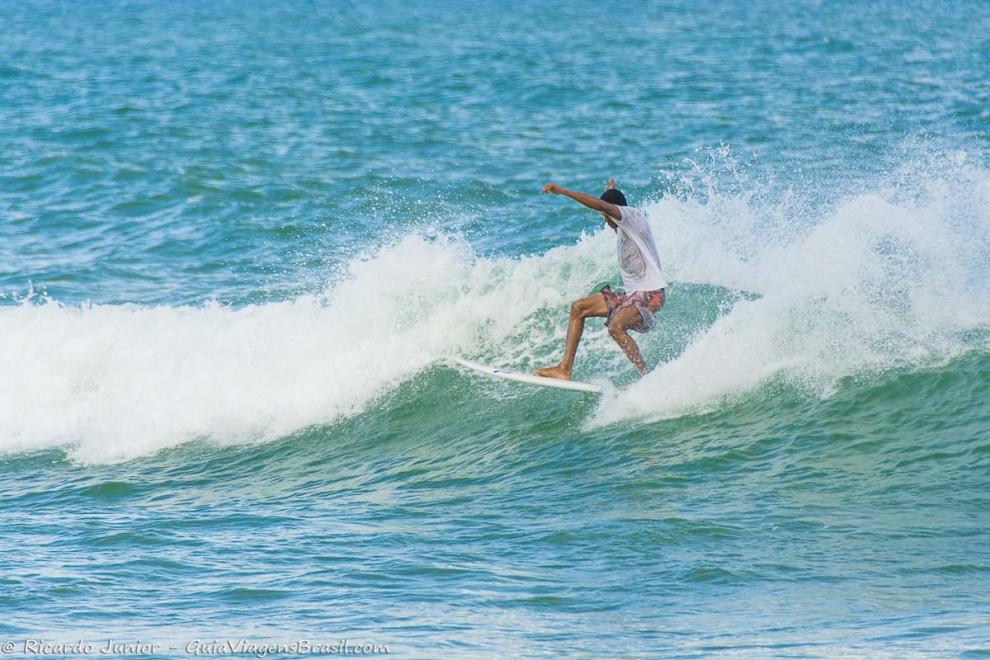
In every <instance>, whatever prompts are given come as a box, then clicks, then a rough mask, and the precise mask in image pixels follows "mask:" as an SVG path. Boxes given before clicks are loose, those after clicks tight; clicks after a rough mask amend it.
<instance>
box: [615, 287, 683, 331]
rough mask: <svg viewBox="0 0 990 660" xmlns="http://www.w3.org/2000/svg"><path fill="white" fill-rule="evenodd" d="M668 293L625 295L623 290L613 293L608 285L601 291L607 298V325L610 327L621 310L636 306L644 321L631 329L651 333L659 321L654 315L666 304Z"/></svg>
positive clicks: (651, 292) (662, 291) (640, 292)
mask: <svg viewBox="0 0 990 660" xmlns="http://www.w3.org/2000/svg"><path fill="white" fill-rule="evenodd" d="M666 291H667V290H666V289H657V290H656V291H633V292H632V293H625V292H623V291H622V290H620V291H619V292H615V291H612V287H610V286H608V285H607V284H606V285H605V286H603V287H602V289H601V294H602V296H604V298H605V306H606V307H608V316H606V317H605V325H606V326H608V324H609V323H611V322H612V317H613V316H615V314H616V312H618V311H619V310H620V309H622V308H624V307H629V306H630V305H635V306H636V309H637V310H638V311H639V315H640V316H641V317H642V319H643V320H642V321H640V322H639V323H637V324H636V325H634V326H632V327H631V329H632V330H635V331H636V332H649V331H650V330H652V329H653V328H654V327H656V324H657V319H656V317H655V316H654V313H656V312H657V311H659V310H660V308H661V307H663V304H664V302H666V299H667V296H666Z"/></svg>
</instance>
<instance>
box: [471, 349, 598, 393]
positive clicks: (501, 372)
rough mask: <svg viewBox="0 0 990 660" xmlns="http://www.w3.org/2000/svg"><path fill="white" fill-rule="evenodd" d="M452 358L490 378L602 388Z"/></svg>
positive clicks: (595, 390)
mask: <svg viewBox="0 0 990 660" xmlns="http://www.w3.org/2000/svg"><path fill="white" fill-rule="evenodd" d="M452 359H453V361H454V362H456V363H457V364H459V365H461V366H462V367H467V368H468V369H472V370H474V371H477V372H478V373H480V374H484V375H486V376H490V377H492V378H502V379H504V380H512V381H515V382H517V383H527V384H528V385H539V386H540V387H555V388H557V389H559V390H571V391H574V392H588V393H590V394H601V393H602V388H600V387H598V386H597V385H592V384H591V383H581V382H578V381H574V380H561V379H559V378H546V377H544V376H536V375H534V374H521V373H519V372H517V371H506V370H505V369H499V368H497V367H489V366H488V365H485V364H479V363H477V362H471V361H470V360H465V359H462V358H458V357H455V358H452Z"/></svg>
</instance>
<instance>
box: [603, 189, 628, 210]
mask: <svg viewBox="0 0 990 660" xmlns="http://www.w3.org/2000/svg"><path fill="white" fill-rule="evenodd" d="M598 199H600V200H602V201H603V202H608V203H609V204H615V205H616V206H629V205H628V204H626V196H625V195H623V194H622V191H621V190H619V189H618V188H609V189H608V190H606V191H605V192H603V193H602V196H601V197H599V198H598Z"/></svg>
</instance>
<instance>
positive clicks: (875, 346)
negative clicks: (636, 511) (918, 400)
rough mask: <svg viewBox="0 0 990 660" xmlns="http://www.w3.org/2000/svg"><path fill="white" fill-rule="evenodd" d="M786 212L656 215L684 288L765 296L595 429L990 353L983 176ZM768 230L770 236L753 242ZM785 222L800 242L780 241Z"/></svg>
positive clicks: (701, 206) (987, 208)
mask: <svg viewBox="0 0 990 660" xmlns="http://www.w3.org/2000/svg"><path fill="white" fill-rule="evenodd" d="M905 176H906V175H905ZM907 178H908V179H913V180H915V181H917V180H918V179H919V178H920V177H918V176H907ZM727 202H728V203H727ZM725 206H729V207H730V210H731V212H728V213H727V212H726V209H725V208H724V207H725ZM778 211H779V209H776V210H775V209H759V208H756V209H754V208H752V207H751V206H749V205H747V204H745V203H742V204H740V203H739V200H738V199H729V200H726V199H722V198H718V197H716V198H714V199H709V200H708V201H707V202H706V203H696V202H686V203H685V202H683V201H677V200H669V201H668V200H665V201H663V202H661V203H659V204H656V205H654V206H653V207H652V209H651V216H652V218H653V220H654V231H655V232H656V233H657V235H659V236H663V237H664V240H665V242H666V253H667V254H668V255H670V256H671V257H672V258H671V260H670V263H671V268H672V270H673V271H674V273H673V274H674V279H675V280H680V281H694V282H710V283H714V284H717V285H721V286H726V287H732V288H738V289H743V290H746V291H750V292H753V293H755V294H758V296H759V297H758V298H756V299H744V300H741V301H740V302H738V303H737V304H736V305H735V306H734V307H733V308H732V309H731V311H729V312H728V313H727V314H725V315H724V316H722V317H721V318H719V319H718V320H717V321H716V322H715V323H714V325H713V326H712V327H711V328H707V329H704V331H702V332H699V333H698V334H697V336H696V337H695V338H694V340H693V341H692V342H690V344H689V345H688V346H687V348H686V349H685V350H684V351H683V352H682V353H681V354H680V355H678V356H677V357H676V358H675V359H673V360H670V361H669V362H667V363H665V364H662V365H660V366H659V367H658V368H657V369H656V370H654V371H653V372H652V373H651V374H649V375H648V376H647V377H645V378H644V379H643V380H641V381H640V382H638V383H637V384H636V385H635V386H633V387H631V388H629V389H628V390H627V391H626V392H625V393H623V394H622V396H619V397H616V398H614V399H611V400H608V401H605V402H603V405H602V406H601V408H600V410H599V411H598V414H597V415H596V416H595V418H594V419H593V420H592V423H593V424H602V423H610V422H614V421H617V420H619V419H624V418H628V417H645V418H660V417H669V416H675V415H679V414H683V413H684V412H686V411H690V410H699V409H704V408H707V407H711V406H714V405H718V404H720V403H721V402H722V401H724V400H726V399H728V398H732V397H733V396H736V395H740V394H744V393H746V392H749V391H751V390H753V389H754V388H756V387H758V386H760V385H761V384H763V383H766V382H767V381H769V380H771V379H781V380H784V381H787V382H789V383H791V384H793V385H795V386H797V387H800V388H803V389H806V390H808V391H811V392H814V393H816V394H818V395H827V394H828V393H829V392H830V391H831V390H832V388H834V386H835V385H836V384H837V383H838V382H839V380H840V379H842V378H846V377H856V376H862V375H864V374H871V373H872V374H876V373H878V372H884V371H889V370H891V369H897V368H904V367H908V368H910V367H912V366H915V365H924V364H932V363H934V362H936V361H941V360H945V359H948V358H951V357H953V356H955V355H958V354H959V353H961V352H963V351H967V350H971V349H974V348H976V349H986V330H987V328H988V327H990V295H988V288H990V287H988V285H990V176H988V173H987V172H986V171H985V170H982V169H979V168H968V167H958V168H954V169H953V170H952V171H951V172H949V173H947V175H946V177H935V178H930V177H929V178H925V179H924V180H923V181H922V183H921V185H920V186H919V187H917V188H915V189H914V190H913V191H912V194H911V195H910V196H902V195H901V194H900V192H899V190H898V189H897V188H891V189H890V190H885V191H883V192H881V193H876V194H862V195H857V196H855V197H853V198H851V199H849V200H847V201H845V202H843V203H841V204H840V205H838V207H837V208H833V209H831V210H828V211H826V212H825V213H824V214H823V215H822V216H821V217H820V218H808V217H789V216H788V215H787V212H786V211H785V212H778ZM761 215H763V218H762V219H761V217H760V216H761ZM761 220H762V221H765V222H768V223H769V224H770V225H772V226H773V229H772V230H770V231H763V230H762V229H761V230H760V231H755V230H753V227H754V226H755V225H756V224H759V222H761ZM809 220H810V221H809ZM788 223H790V225H791V226H792V227H793V228H794V229H793V230H792V231H790V232H789V233H788V232H787V231H781V227H784V228H786V226H787V225H788ZM674 295H676V292H675V293H674ZM661 328H662V326H661ZM974 331H975V336H974Z"/></svg>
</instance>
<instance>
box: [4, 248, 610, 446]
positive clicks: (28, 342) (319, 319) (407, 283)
mask: <svg viewBox="0 0 990 660" xmlns="http://www.w3.org/2000/svg"><path fill="white" fill-rule="evenodd" d="M602 238H603V237H600V236H599V237H586V238H585V239H584V240H582V241H581V242H580V243H579V244H578V245H577V246H571V247H567V248H560V249H557V250H551V251H550V252H549V253H548V254H547V255H543V256H540V257H529V258H523V259H478V258H476V257H475V255H474V254H473V253H472V252H471V250H470V249H469V248H468V247H467V246H466V245H465V244H464V243H463V242H460V241H457V240H449V239H445V238H442V237H441V238H439V239H429V238H425V237H423V236H420V235H411V236H407V237H405V238H404V239H403V240H401V241H400V242H399V243H397V244H396V245H393V246H390V247H388V248H386V249H384V250H383V251H382V252H381V253H380V254H378V255H376V256H375V257H374V258H372V259H370V260H368V261H357V262H354V263H352V264H351V267H350V271H351V272H350V276H349V277H348V278H347V279H346V280H345V281H344V282H343V283H341V284H339V285H337V286H335V287H334V288H332V289H331V290H329V291H328V292H327V293H326V295H325V297H315V296H304V297H301V298H299V299H297V300H293V301H289V302H284V303H276V304H265V305H249V306H246V307H243V308H239V309H234V308H231V307H227V306H222V305H219V304H207V305H204V306H200V307H168V306H162V307H145V306H139V305H116V306H115V305H91V306H85V307H67V306H62V305H59V304H57V303H53V302H47V303H42V304H35V303H30V302H28V303H25V304H21V305H19V306H8V307H0V328H2V331H3V336H4V341H3V343H0V373H2V374H3V378H2V379H0V451H3V452H17V451H26V450H37V449H44V448H51V447H66V448H67V449H68V450H69V451H70V454H71V455H72V456H73V457H74V458H75V459H76V460H79V461H82V462H108V461H118V460H125V459H129V458H132V457H136V456H140V455H146V454H149V453H153V452H155V451H157V450H160V449H162V448H166V447H171V446H175V445H177V444H180V443H183V442H187V441H189V440H192V439H195V438H208V439H210V440H212V441H214V442H217V443H241V442H251V441H258V440H266V439H271V438H277V437H281V436H284V435H286V434H288V433H291V432H293V431H295V430H298V429H301V428H304V427H306V426H308V425H313V424H320V423H326V422H329V421H331V420H334V419H338V418H340V417H343V416H347V415H353V414H355V413H358V412H360V411H362V410H363V409H365V407H366V406H367V405H368V404H369V402H371V401H372V400H373V399H374V398H375V397H376V396H378V395H380V394H381V393H382V392H384V391H387V390H388V389H389V388H390V387H392V386H394V385H396V384H398V383H401V382H402V381H404V380H406V379H408V378H410V377H412V376H413V375H415V374H416V373H417V372H419V371H421V370H422V369H424V368H425V367H427V366H428V365H430V364H431V363H433V362H435V361H436V360H437V359H439V358H442V357H444V356H447V355H450V354H453V353H463V354H467V355H477V354H478V350H479V346H482V347H483V346H489V347H490V346H493V345H498V344H499V343H500V342H503V341H504V340H505V339H506V338H507V337H509V336H511V335H514V334H516V335H518V333H520V332H521V331H522V332H524V333H525V334H526V335H527V336H532V338H533V340H534V341H532V342H530V341H528V340H524V341H520V342H518V344H519V346H527V345H532V344H534V343H535V344H538V343H539V342H538V341H535V340H536V339H538V337H536V336H535V335H536V334H537V329H536V327H528V328H527V326H526V325H525V324H524V323H523V319H524V318H526V317H527V316H528V315H530V314H532V313H533V312H534V311H537V310H540V309H543V308H548V307H549V308H554V309H556V308H560V307H561V306H564V305H566V303H567V300H566V299H567V297H568V296H569V295H570V294H571V292H573V291H575V290H581V289H582V288H584V287H586V286H587V285H586V282H587V281H588V280H592V281H593V280H594V278H595V276H596V275H597V274H598V273H596V269H599V268H600V267H601V264H603V263H607V259H606V258H605V253H607V252H608V250H609V249H610V244H609V242H608V241H607V240H605V241H603V240H602ZM546 330H547V328H544V334H546V332H545V331H546ZM548 339H549V340H556V339H557V338H556V337H549V338H548V337H543V340H544V341H543V343H544V344H545V345H546V346H547V348H546V350H547V352H548V353H549V351H550V346H549V344H548V343H547V341H548ZM555 343H556V342H555V341H554V344H555ZM554 348H556V346H554ZM506 352H507V353H508V352H509V351H506ZM515 354H516V356H517V357H518V356H519V355H520V353H519V350H516V351H515Z"/></svg>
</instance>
